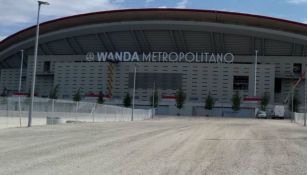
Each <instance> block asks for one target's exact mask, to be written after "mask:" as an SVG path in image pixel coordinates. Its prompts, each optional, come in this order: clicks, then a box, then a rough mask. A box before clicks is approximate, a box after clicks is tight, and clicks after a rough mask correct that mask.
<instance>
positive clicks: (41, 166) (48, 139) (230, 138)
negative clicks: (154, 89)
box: [0, 117, 307, 175]
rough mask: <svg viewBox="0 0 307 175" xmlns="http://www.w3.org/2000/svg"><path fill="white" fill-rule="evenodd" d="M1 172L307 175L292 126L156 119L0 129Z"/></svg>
mask: <svg viewBox="0 0 307 175" xmlns="http://www.w3.org/2000/svg"><path fill="white" fill-rule="evenodd" d="M0 138H1V142H0V155H1V156H0V174H10V175H14V174H22V175H27V174H29V175H30V174H31V175H43V174H49V175H52V174H56V175H60V174H65V175H67V174H73V175H76V174H80V175H83V174H110V175H114V174H125V175H127V174H131V175H135V174H153V175H155V174H163V175H164V174H165V175H173V174H177V175H180V174H190V175H192V174H220V175H229V174H237V175H247V174H248V175H259V174H269V175H273V174H276V175H286V174H287V175H288V174H295V175H304V174H306V172H307V164H306V162H307V149H306V147H307V131H306V128H304V127H302V126H300V125H297V124H293V123H290V121H288V120H256V119H229V118H228V119H227V118H191V117H189V118H188V117H186V118H185V117H180V118H178V117H177V118H171V117H167V118H156V119H154V120H144V121H135V122H104V123H78V124H76V123H75V124H64V125H47V126H34V127H31V128H9V129H1V132H0Z"/></svg>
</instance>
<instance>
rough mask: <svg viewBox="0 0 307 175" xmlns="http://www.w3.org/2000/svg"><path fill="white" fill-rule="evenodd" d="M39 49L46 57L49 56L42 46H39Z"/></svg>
mask: <svg viewBox="0 0 307 175" xmlns="http://www.w3.org/2000/svg"><path fill="white" fill-rule="evenodd" d="M38 48H39V50H41V51H42V52H43V54H44V55H48V54H46V51H45V49H44V48H43V47H42V45H39V46H38Z"/></svg>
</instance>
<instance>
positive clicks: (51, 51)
mask: <svg viewBox="0 0 307 175" xmlns="http://www.w3.org/2000/svg"><path fill="white" fill-rule="evenodd" d="M41 45H42V47H43V48H44V50H45V51H46V52H47V53H48V54H49V55H54V52H53V50H52V49H51V48H50V46H49V43H45V44H41Z"/></svg>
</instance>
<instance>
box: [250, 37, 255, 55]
mask: <svg viewBox="0 0 307 175" xmlns="http://www.w3.org/2000/svg"><path fill="white" fill-rule="evenodd" d="M255 42H256V39H255V37H254V36H252V37H251V51H250V53H251V55H253V54H254V52H255V50H256V44H255Z"/></svg>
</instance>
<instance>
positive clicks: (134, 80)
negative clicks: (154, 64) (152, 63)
mask: <svg viewBox="0 0 307 175" xmlns="http://www.w3.org/2000/svg"><path fill="white" fill-rule="evenodd" d="M139 65H140V64H138V63H136V64H135V65H134V74H133V92H132V113H131V121H133V117H134V116H133V115H134V103H135V82H136V67H137V66H139Z"/></svg>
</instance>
